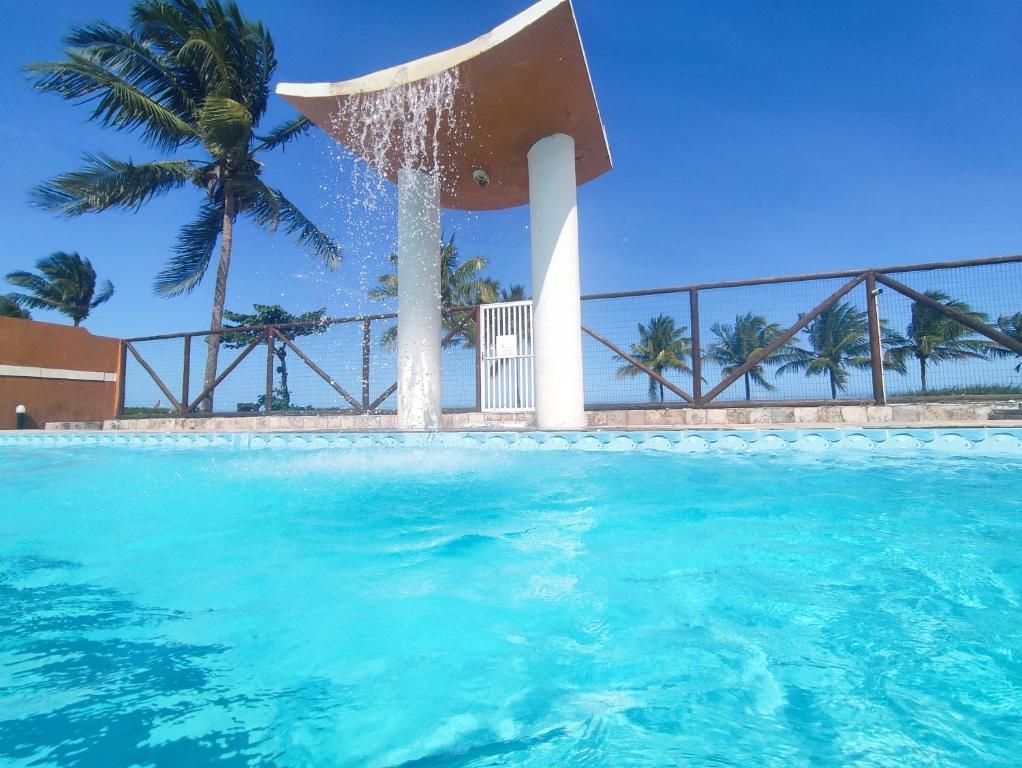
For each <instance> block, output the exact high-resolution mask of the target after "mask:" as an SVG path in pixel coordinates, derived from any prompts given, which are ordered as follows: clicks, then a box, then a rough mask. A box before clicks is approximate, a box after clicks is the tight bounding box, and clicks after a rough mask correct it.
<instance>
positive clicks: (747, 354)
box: [703, 312, 788, 400]
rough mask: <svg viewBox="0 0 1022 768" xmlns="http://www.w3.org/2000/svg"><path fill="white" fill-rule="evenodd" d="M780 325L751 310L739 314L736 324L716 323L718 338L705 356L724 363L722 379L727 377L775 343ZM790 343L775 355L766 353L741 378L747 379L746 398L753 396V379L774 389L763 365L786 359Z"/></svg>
mask: <svg viewBox="0 0 1022 768" xmlns="http://www.w3.org/2000/svg"><path fill="white" fill-rule="evenodd" d="M781 331H782V329H781V326H780V325H778V324H777V323H768V322H767V321H766V318H765V317H763V316H762V315H754V314H752V313H751V312H749V313H747V314H744V315H738V316H737V317H736V318H735V322H734V325H731V324H730V323H714V324H713V325H712V326H710V332H711V333H712V334H713V335H714V336H716V337H717V340H716V341H715V342H713V343H712V344H710V345H709V346H708V347H707V348H706V351H705V352H704V353H703V359H704V360H708V361H710V362H711V363H716V364H717V365H719V366H721V371H720V375H721V378H726V377H728V376H730V375H731V374H732V373H734V372H735V371H737V370H738V369H739V368H741V367H742V366H743V365H745V363H747V362H748V361H749V360H750V359H752V356H753V355H755V354H757V353H758V352H759V351H760V350H762V349H764V348H765V347H767V346H768V345H770V344H771V343H773V342H774V340H776V339H777V337H778V336H780V335H781ZM787 347H788V345H782V346H781V347H780V348H779V349H777V350H775V351H774V352H773V353H772V354H769V355H767V356H766V357H764V358H763V359H762V360H760V361H759V362H758V363H756V365H754V366H752V368H750V369H749V370H748V371H746V373H745V375H744V376H743V377H742V378H743V379H744V382H745V399H746V400H751V399H752V382H756V383H757V384H759V385H760V386H761V387H763V388H764V389H766V390H772V389H774V385H773V384H771V383H770V382H769V381H767V379H766V376H765V373H766V369H765V367H764V366H767V365H770V364H772V363H776V362H779V361H781V360H783V359H784V355H785V353H786V351H787Z"/></svg>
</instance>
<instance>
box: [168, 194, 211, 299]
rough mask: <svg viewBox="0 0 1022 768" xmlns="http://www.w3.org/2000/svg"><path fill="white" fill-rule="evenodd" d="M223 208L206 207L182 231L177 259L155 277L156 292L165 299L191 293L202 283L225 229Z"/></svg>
mask: <svg viewBox="0 0 1022 768" xmlns="http://www.w3.org/2000/svg"><path fill="white" fill-rule="evenodd" d="M223 220H224V208H223V204H222V203H219V202H209V203H205V204H204V205H203V206H202V208H200V209H199V216H198V218H197V219H195V221H193V222H191V223H190V224H186V225H185V226H184V227H182V228H181V232H180V234H179V235H178V239H177V244H176V245H175V246H174V255H173V256H172V257H171V259H170V262H169V263H168V264H167V266H166V267H165V268H164V269H163V271H162V272H160V273H159V274H158V275H157V276H156V281H155V283H154V290H155V292H156V293H157V294H160V295H162V296H179V295H181V294H183V293H191V292H192V291H193V290H195V288H196V287H197V286H198V285H199V283H201V282H202V278H203V276H204V275H205V274H206V269H207V268H208V267H209V262H210V260H211V259H212V258H213V250H214V248H216V242H217V239H218V238H219V237H220V232H221V230H222V228H223Z"/></svg>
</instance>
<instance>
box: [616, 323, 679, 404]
mask: <svg viewBox="0 0 1022 768" xmlns="http://www.w3.org/2000/svg"><path fill="white" fill-rule="evenodd" d="M687 330H688V328H687V327H686V326H684V325H680V326H678V325H675V324H674V318H673V317H670V316H669V315H657V316H656V317H652V318H650V320H649V324H648V325H643V324H642V323H639V326H638V332H639V340H638V341H637V342H632V344H631V346H630V348H629V354H630V355H631V356H632V357H633V358H635V360H637V361H638V362H640V363H642V364H643V365H645V366H646V367H647V368H649V369H650V370H652V371H654V372H655V373H656V374H657V375H659V376H663V375H664V372H665V371H682V372H684V373H692V368H691V367H690V366H689V364H688V361H689V360H690V359H691V358H692V339H690V338H689V337H687V336H685V331H687ZM614 359H615V360H622V361H624V358H623V357H621V356H620V355H614ZM617 376H618V378H619V379H626V378H627V379H634V378H635V377H636V376H649V374H648V373H646V371H644V370H642V369H641V368H639V367H638V366H636V365H633V364H632V363H629V362H627V361H625V364H624V365H622V366H621V367H620V368H618V369H617ZM649 399H650V400H652V401H657V400H659V402H661V403H662V402H663V401H664V385H663V384H662V383H661V382H659V381H657V380H656V379H654V378H653V377H652V376H649Z"/></svg>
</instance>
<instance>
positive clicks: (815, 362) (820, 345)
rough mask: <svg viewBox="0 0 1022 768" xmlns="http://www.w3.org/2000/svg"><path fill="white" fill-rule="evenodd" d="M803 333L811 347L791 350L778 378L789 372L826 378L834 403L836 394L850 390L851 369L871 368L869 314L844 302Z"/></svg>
mask: <svg viewBox="0 0 1022 768" xmlns="http://www.w3.org/2000/svg"><path fill="white" fill-rule="evenodd" d="M802 332H803V333H804V334H805V335H806V337H807V338H808V340H809V347H808V348H805V347H797V346H791V347H789V348H788V349H787V350H786V351H785V354H784V358H785V360H786V362H784V364H783V365H781V366H780V367H779V368H778V369H777V373H776V375H778V376H781V375H783V374H785V373H788V372H789V371H804V372H805V375H806V376H823V375H826V376H827V377H828V379H829V380H830V396H831V399H832V400H837V393H838V392H839V391H840V392H843V391H844V390H845V389H846V387H847V386H848V369H849V368H869V367H870V362H871V361H870V349H869V319H868V318H867V316H866V313H865V312H862V311H860V310H858V309H856V308H855V307H854V306H853V305H852V304H850V303H849V302H847V301H841V302H838V303H836V304H832V305H831V306H829V307H828V308H827V309H825V310H823V312H821V313H820V314H819V315H817V316H816V319H814V320H813V321H812V322H811V323H809V325H807V326H806V327H805V328H804V329H803V331H802Z"/></svg>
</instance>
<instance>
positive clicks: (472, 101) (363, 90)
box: [277, 0, 611, 210]
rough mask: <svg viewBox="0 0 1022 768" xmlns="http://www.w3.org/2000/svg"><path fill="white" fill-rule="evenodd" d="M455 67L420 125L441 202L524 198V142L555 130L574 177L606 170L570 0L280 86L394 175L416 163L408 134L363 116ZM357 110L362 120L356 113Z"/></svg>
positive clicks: (487, 203) (505, 203)
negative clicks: (444, 99)
mask: <svg viewBox="0 0 1022 768" xmlns="http://www.w3.org/2000/svg"><path fill="white" fill-rule="evenodd" d="M452 73H453V74H454V75H455V78H456V83H457V86H456V87H455V88H453V90H452V92H451V94H450V99H449V103H448V104H447V105H446V107H445V109H443V110H433V111H432V112H431V113H430V114H429V115H428V116H427V117H426V123H427V125H426V127H425V133H426V134H427V135H428V136H429V141H431V142H432V141H433V140H434V138H435V143H436V152H435V162H433V165H435V166H437V168H436V170H438V171H439V173H440V176H441V185H440V186H441V204H442V205H443V206H444V207H445V208H455V209H461V210H495V209H500V208H510V207H513V206H517V205H523V204H525V203H527V202H528V201H529V180H528V160H527V155H528V152H529V149H530V148H531V147H532V145H533V144H535V143H536V142H537V141H539V140H540V139H542V138H545V137H547V136H550V135H553V134H556V133H565V134H568V135H569V136H571V137H572V138H573V139H574V140H575V170H576V178H577V181H578V183H579V184H584V183H585V182H587V181H589V180H591V179H594V178H596V177H597V176H599V175H600V174H602V173H605V172H606V171H609V170H610V168H611V160H610V148H609V147H608V146H607V137H606V134H605V132H604V129H603V123H602V122H601V120H600V110H599V107H598V106H597V104H596V95H595V93H594V92H593V85H592V80H591V78H590V76H589V67H588V65H587V64H586V58H585V53H584V52H583V50H582V40H581V38H580V37H579V32H578V25H577V23H576V21H575V13H574V10H573V9H572V6H571V0H540V2H538V3H536V4H534V5H532V6H531V7H529V8H527V9H526V10H525V11H523V12H522V13H520V14H518V15H517V16H515V17H514V18H512V19H510V20H509V21H506V22H504V23H503V24H501V25H500V26H499V27H497V28H496V29H494V30H493V31H491V32H488V33H486V34H485V35H482V36H481V37H477V38H476V39H475V40H473V41H471V42H469V43H466V44H464V45H461V46H458V47H456V48H451V49H449V50H446V51H443V52H441V53H436V54H433V55H432V56H426V57H425V58H421V59H416V60H415V61H412V62H409V63H407V64H402V65H400V66H396V67H391V68H390V69H384V70H380V71H379V72H374V73H373V74H370V75H366V76H364V77H359V78H356V79H354V80H345V81H342V82H337V83H308V84H299V83H280V84H279V85H278V86H277V93H278V94H279V95H280V96H282V97H283V98H284V99H286V100H287V101H288V102H290V103H291V104H292V105H294V106H295V107H296V108H297V109H298V111H299V112H301V113H302V114H303V115H306V116H307V117H308V118H309V119H310V120H312V121H313V122H314V123H315V124H316V125H318V126H319V127H320V128H322V129H323V130H324V131H326V132H327V133H328V134H330V135H331V136H333V137H334V138H335V139H336V140H337V141H339V142H340V143H341V144H343V145H344V146H346V147H347V148H348V149H350V150H351V151H352V152H353V153H354V154H356V155H357V156H358V157H360V158H361V159H362V160H365V161H366V162H368V163H370V164H371V165H373V166H374V167H375V168H376V170H378V171H379V172H380V173H382V174H383V175H385V176H386V177H387V178H388V179H390V180H391V181H396V179H397V171H398V169H399V168H400V167H401V166H402V165H404V164H409V165H413V166H414V165H416V163H417V161H416V160H414V159H412V160H406V158H405V157H404V156H403V155H404V154H406V148H407V146H408V143H407V141H401V140H394V136H393V134H394V133H395V132H400V130H401V126H390V127H388V128H387V129H385V130H379V125H377V126H375V129H373V127H371V126H370V127H369V129H367V123H366V122H365V121H369V122H371V121H372V120H374V119H376V116H378V115H379V114H381V113H382V111H381V110H377V109H375V107H381V106H383V105H386V106H388V107H389V110H390V114H393V111H394V110H393V105H394V104H395V103H398V104H400V103H402V102H401V97H402V93H410V92H411V91H412V90H414V89H415V88H416V87H421V86H422V85H423V83H427V82H430V81H431V79H433V80H434V81H435V79H436V78H438V77H443V76H444V75H445V74H452ZM395 97H397V100H395ZM355 113H358V114H360V115H363V116H364V120H363V121H362V122H360V121H359V120H355V119H352V115H353V114H355ZM438 113H440V114H441V118H440V119H439V121H438V120H437V114H438ZM407 117H408V119H411V117H412V116H411V115H408V116H407ZM400 119H403V118H400V117H399V120H400ZM420 122H422V121H421V120H420ZM438 123H439V124H438ZM420 128H421V126H420ZM480 169H481V170H482V171H485V173H486V175H487V176H488V177H489V183H487V184H486V185H485V186H482V185H480V184H479V183H478V182H477V181H476V180H475V179H474V178H473V172H474V171H476V170H480ZM431 170H432V169H431ZM477 175H480V174H477Z"/></svg>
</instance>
